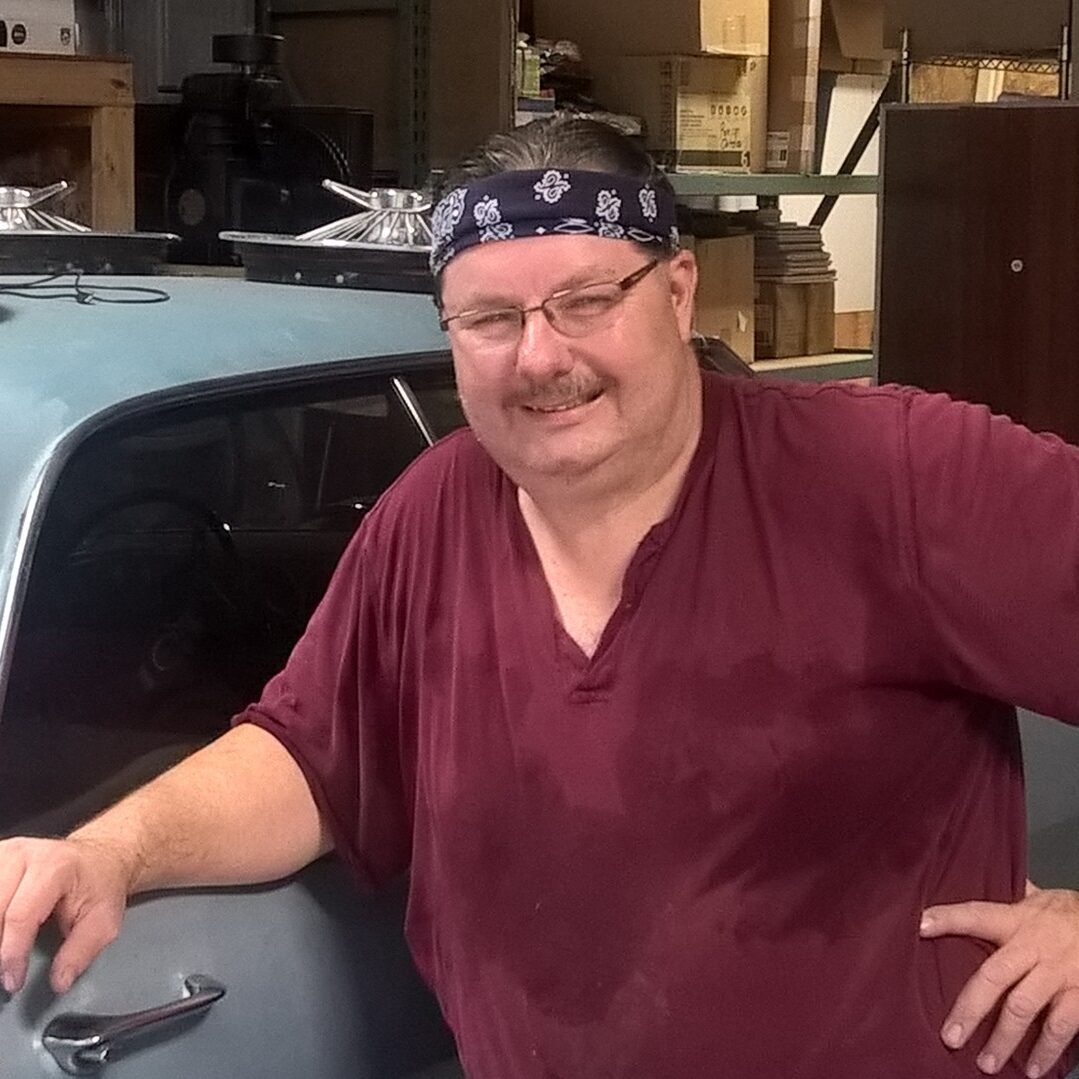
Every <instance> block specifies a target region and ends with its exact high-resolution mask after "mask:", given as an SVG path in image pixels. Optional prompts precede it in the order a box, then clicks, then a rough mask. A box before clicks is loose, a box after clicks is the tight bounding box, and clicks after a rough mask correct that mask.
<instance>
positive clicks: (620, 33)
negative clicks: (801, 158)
mask: <svg viewBox="0 0 1079 1079" xmlns="http://www.w3.org/2000/svg"><path fill="white" fill-rule="evenodd" d="M768 2H769V0H674V2H669V0H595V2H593V3H589V4H582V3H580V0H535V3H534V6H533V17H534V20H535V27H536V33H537V34H538V35H539V36H540V37H546V38H569V39H570V40H572V41H575V42H577V44H578V45H580V47H581V51H582V53H583V55H584V57H585V58H586V60H587V62H588V64H589V66H590V68H591V69H592V73H593V77H594V89H595V94H596V97H597V98H598V99H599V100H600V101H601V102H602V103H603V104H604V105H605V106H607V107H609V108H611V109H613V110H615V111H617V112H625V113H631V114H633V115H636V116H640V117H641V118H642V119H643V120H644V121H645V144H646V146H647V147H648V149H649V150H650V151H651V152H652V153H653V154H654V155H655V156H656V157H657V158H658V159H659V160H660V161H661V162H662V163H664V164H667V165H670V166H672V167H674V168H676V169H679V170H682V171H686V170H688V171H692V170H699V171H701V170H703V171H710V172H763V171H764V164H765V152H766V144H767V109H768V105H767V100H768Z"/></svg>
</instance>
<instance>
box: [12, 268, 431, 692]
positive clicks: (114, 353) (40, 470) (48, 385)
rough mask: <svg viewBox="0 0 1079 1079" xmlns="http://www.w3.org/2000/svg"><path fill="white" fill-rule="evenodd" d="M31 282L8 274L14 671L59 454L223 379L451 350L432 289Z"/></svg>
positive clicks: (228, 281) (188, 281) (206, 279)
mask: <svg viewBox="0 0 1079 1079" xmlns="http://www.w3.org/2000/svg"><path fill="white" fill-rule="evenodd" d="M27 280H28V278H26V277H20V278H16V277H4V276H0V679H3V678H4V677H6V671H7V665H6V663H5V662H4V660H5V657H7V658H9V656H10V640H9V639H8V638H9V630H10V628H11V625H12V622H13V619H14V614H15V608H16V606H17V600H18V597H17V593H18V591H19V588H18V583H19V579H20V577H21V576H22V575H23V574H24V573H25V571H26V570H27V558H26V555H27V553H28V551H27V548H28V546H29V545H30V544H31V543H32V539H33V532H34V521H35V520H36V519H37V517H38V511H40V510H41V509H43V508H44V507H43V505H41V503H42V502H43V499H44V495H45V494H46V493H47V489H48V487H49V485H50V483H51V482H54V480H55V473H56V471H57V470H58V462H59V461H61V460H63V459H64V458H66V456H67V453H68V452H69V451H70V449H71V448H72V447H73V446H74V445H75V444H76V443H77V442H78V441H80V440H81V438H82V437H83V436H84V435H85V434H86V433H88V431H89V430H92V429H94V428H96V427H97V426H98V425H99V424H100V423H101V422H102V421H103V419H104V418H105V417H107V416H110V415H116V414H118V412H119V411H122V410H124V407H125V406H128V407H135V406H136V405H137V403H138V402H139V401H140V400H141V399H146V398H147V397H151V398H157V397H159V396H160V395H162V394H166V393H169V392H170V391H174V392H177V393H178V394H180V395H182V394H183V393H184V392H185V391H186V392H191V391H192V389H198V388H199V387H200V386H204V387H205V388H210V387H212V385H213V384H214V383H215V382H218V381H219V380H222V379H226V380H231V379H242V378H245V377H248V378H252V377H257V376H260V375H262V376H265V375H266V374H268V373H272V372H284V371H297V372H300V371H302V370H303V369H310V368H316V367H320V366H322V365H326V364H333V363H335V362H338V361H345V362H348V361H356V360H360V361H361V362H362V361H364V360H370V361H371V364H372V369H378V368H382V367H383V366H384V363H385V360H386V358H387V357H399V358H400V359H401V361H402V362H404V361H405V358H406V357H417V356H424V355H431V354H432V353H442V352H444V351H445V350H446V348H447V342H446V337H445V335H444V333H443V332H442V330H441V329H440V328H439V325H438V317H437V313H436V311H435V308H434V305H433V304H432V302H431V298H430V296H426V295H419V294H406V293H395V292H370V291H361V290H353V289H331V288H313V287H307V286H302V285H274V284H261V283H257V282H253V281H245V280H242V279H240V278H235V277H222V276H203V277H189V276H160V277H157V276H155V277H122V276H109V277H83V278H82V279H81V285H82V286H83V287H84V288H89V289H91V290H92V289H99V290H101V291H100V295H103V296H104V295H108V296H111V297H113V298H117V299H125V300H134V299H139V298H140V297H139V296H138V295H137V294H135V293H121V292H109V293H106V292H105V291H104V289H105V288H106V287H108V288H115V287H117V286H120V287H135V288H143V289H145V288H151V289H160V290H161V291H163V292H165V293H167V294H168V296H169V299H168V301H167V302H162V303H77V302H75V300H74V299H42V298H41V297H40V295H36V296H34V297H30V296H21V295H16V294H13V293H12V292H11V291H7V290H9V289H11V288H14V287H15V286H17V284H18V283H20V282H25V281H27ZM73 281H74V278H64V279H63V282H69V283H70V282H73ZM63 282H61V283H63ZM379 361H382V362H381V363H380V362H379ZM349 366H350V368H351V367H352V366H354V364H350V365H349ZM312 373H314V372H312Z"/></svg>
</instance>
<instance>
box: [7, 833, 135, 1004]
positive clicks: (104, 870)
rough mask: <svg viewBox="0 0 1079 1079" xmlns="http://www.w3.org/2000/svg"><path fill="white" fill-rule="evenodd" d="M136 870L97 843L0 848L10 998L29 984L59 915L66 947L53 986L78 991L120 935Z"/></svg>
mask: <svg viewBox="0 0 1079 1079" xmlns="http://www.w3.org/2000/svg"><path fill="white" fill-rule="evenodd" d="M132 873H133V869H132V867H131V866H130V865H128V863H127V862H126V861H125V860H124V858H123V857H122V856H121V855H120V854H118V853H117V852H116V851H115V850H113V849H112V848H111V847H110V846H108V845H106V844H103V843H99V842H96V841H94V840H92V839H89V838H79V837H78V836H74V837H72V838H70V839H7V840H4V841H2V842H0V982H2V984H3V987H4V989H5V990H6V991H7V992H8V993H15V992H18V991H19V990H20V989H21V988H22V987H23V984H24V983H25V981H26V971H27V966H28V964H29V959H30V952H31V949H32V948H33V945H34V940H35V938H36V937H37V934H38V930H39V929H40V928H41V926H42V925H43V924H44V923H45V922H46V921H47V919H48V918H49V916H50V915H52V914H54V913H55V915H56V920H57V923H58V924H59V927H60V932H61V933H62V934H63V937H64V942H63V944H62V945H61V946H60V948H59V949H58V950H57V952H56V957H55V958H54V959H53V963H52V969H51V972H50V978H49V981H50V982H51V984H52V987H53V989H54V990H55V991H56V992H57V993H64V992H66V991H67V990H68V989H70V988H71V984H72V982H74V981H75V979H76V978H77V977H79V975H80V974H82V973H83V971H85V970H86V968H87V967H88V966H89V965H90V964H91V962H93V960H94V959H95V958H96V957H97V956H98V954H99V953H100V952H101V951H102V950H103V949H104V948H105V947H106V946H107V945H109V944H110V943H111V942H112V941H113V940H115V939H116V935H117V933H119V931H120V923H121V922H122V921H123V916H124V908H125V907H126V905H127V897H128V890H129V888H130V885H131V880H132Z"/></svg>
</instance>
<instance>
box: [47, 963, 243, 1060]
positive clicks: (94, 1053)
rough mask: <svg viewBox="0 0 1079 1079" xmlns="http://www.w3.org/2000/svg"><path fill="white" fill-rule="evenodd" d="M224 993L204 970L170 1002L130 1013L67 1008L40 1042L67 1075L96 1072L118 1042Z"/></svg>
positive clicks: (203, 1007)
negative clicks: (203, 972)
mask: <svg viewBox="0 0 1079 1079" xmlns="http://www.w3.org/2000/svg"><path fill="white" fill-rule="evenodd" d="M224 995H225V987H224V986H223V985H222V984H221V983H220V982H216V981H214V979H213V978H209V977H207V976H206V975H205V974H192V975H190V976H189V977H187V978H185V979H184V995H183V996H182V997H181V998H180V999H179V1000H175V1001H173V1002H172V1003H171V1004H162V1005H160V1006H159V1007H156V1008H146V1009H145V1010H144V1011H141V1012H131V1013H130V1014H128V1015H88V1014H86V1013H85V1012H64V1013H63V1014H62V1015H58V1016H56V1017H55V1018H54V1019H52V1021H51V1022H50V1023H49V1025H48V1026H47V1027H45V1030H44V1033H43V1034H42V1036H41V1042H42V1044H43V1045H44V1046H45V1048H46V1049H48V1051H49V1052H50V1053H52V1055H53V1057H54V1058H55V1060H56V1063H57V1064H59V1065H60V1067H61V1068H62V1069H63V1070H64V1071H65V1072H67V1074H68V1075H97V1074H98V1073H99V1072H100V1071H101V1069H102V1068H104V1067H105V1065H106V1064H107V1063H108V1059H109V1054H110V1053H111V1052H112V1051H113V1050H114V1049H115V1048H116V1047H117V1046H119V1045H122V1044H123V1043H124V1042H126V1041H129V1040H130V1039H132V1038H134V1037H137V1036H139V1035H143V1034H146V1033H147V1032H148V1031H149V1030H151V1029H152V1028H156V1027H159V1026H161V1025H162V1024H165V1023H169V1022H172V1021H173V1020H175V1019H181V1018H183V1017H184V1016H190V1015H197V1014H198V1013H199V1012H204V1011H206V1009H207V1008H209V1007H210V1006H211V1005H212V1004H214V1003H216V1002H217V1001H219V1000H220V999H221V998H222V997H223V996H224Z"/></svg>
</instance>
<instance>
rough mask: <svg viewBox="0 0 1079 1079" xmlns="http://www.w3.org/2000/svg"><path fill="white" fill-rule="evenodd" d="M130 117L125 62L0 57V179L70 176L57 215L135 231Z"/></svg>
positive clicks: (42, 180)
mask: <svg viewBox="0 0 1079 1079" xmlns="http://www.w3.org/2000/svg"><path fill="white" fill-rule="evenodd" d="M134 116H135V98H134V93H133V91H132V75H131V62H130V61H128V60H123V59H108V58H96V57H83V56H38V55H34V54H29V53H19V54H15V53H4V54H0V184H27V185H32V186H43V185H45V184H49V183H53V182H55V181H56V180H68V181H72V182H74V183H75V184H76V185H77V190H76V192H75V194H74V195H72V196H69V197H68V199H66V200H65V201H64V202H61V203H57V204H55V210H56V212H58V213H60V214H63V215H64V216H67V217H71V218H74V219H75V220H78V221H82V222H83V223H84V224H87V225H90V226H91V228H95V229H101V230H110V231H127V230H130V229H133V228H134V227H135V147H134V142H135V136H134V130H135V122H134Z"/></svg>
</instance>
